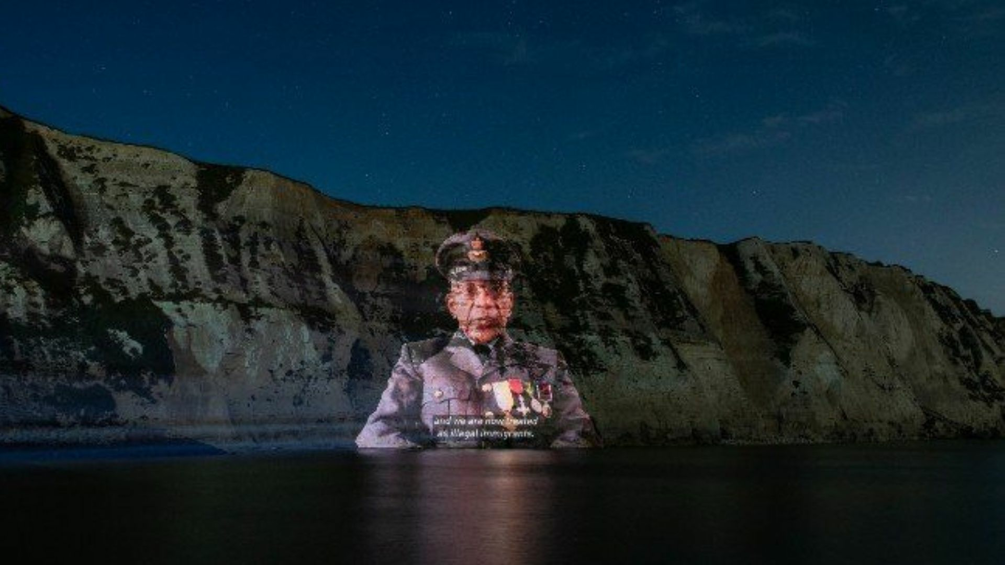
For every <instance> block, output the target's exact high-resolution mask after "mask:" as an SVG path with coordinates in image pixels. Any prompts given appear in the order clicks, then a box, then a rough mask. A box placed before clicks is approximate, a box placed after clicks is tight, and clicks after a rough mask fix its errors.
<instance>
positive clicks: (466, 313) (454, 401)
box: [356, 229, 600, 448]
mask: <svg viewBox="0 0 1005 565" xmlns="http://www.w3.org/2000/svg"><path fill="white" fill-rule="evenodd" d="M518 264H519V261H518V255H517V252H516V251H515V249H514V248H513V247H512V246H511V245H510V244H509V243H508V242H506V241H505V240H503V239H501V238H499V237H498V236H496V235H495V234H493V233H492V232H490V231H487V230H482V229H474V230H471V231H468V232H464V233H458V234H454V235H452V236H450V237H449V238H447V239H446V241H444V242H443V244H442V245H441V246H440V248H439V250H437V252H436V267H437V269H438V270H439V271H440V273H442V274H443V275H444V276H445V277H446V278H447V279H448V280H449V281H450V292H449V293H448V295H447V300H446V303H447V309H448V310H449V311H450V314H451V316H453V317H454V319H455V320H457V325H458V329H457V331H456V332H455V333H454V334H453V335H452V336H450V337H444V338H437V339H429V340H425V341H418V342H412V343H406V344H404V345H403V346H402V348H401V357H400V358H399V359H398V362H397V364H396V365H395V367H394V370H393V371H392V372H391V377H390V379H388V382H387V389H386V390H385V391H384V393H383V395H382V396H381V399H380V403H379V404H378V405H377V409H376V410H374V412H373V414H371V415H370V418H369V419H368V420H367V423H366V426H365V427H364V428H363V430H362V431H361V432H360V433H359V436H357V438H356V444H357V445H358V446H359V447H397V448H410V447H425V446H430V445H440V446H450V447H491V446H526V447H547V446H551V447H594V446H599V445H600V438H599V436H598V435H597V432H596V429H595V427H594V425H593V421H592V420H591V419H590V416H589V415H588V414H587V413H586V411H585V410H584V409H583V404H582V402H581V401H580V398H579V393H578V392H577V391H576V387H575V386H574V385H573V383H572V380H571V379H570V378H569V374H568V368H567V366H566V363H565V360H564V359H563V358H562V355H561V353H559V352H558V351H555V350H554V349H548V348H545V347H540V346H537V345H533V344H530V343H525V342H519V341H515V340H514V339H513V338H511V337H510V336H509V335H508V334H507V333H506V325H507V323H508V322H509V319H510V316H511V315H512V313H513V305H514V300H515V297H514V294H513V290H512V288H511V286H510V284H511V282H512V280H513V277H514V276H515V274H516V269H517V267H518Z"/></svg>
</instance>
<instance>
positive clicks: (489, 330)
mask: <svg viewBox="0 0 1005 565" xmlns="http://www.w3.org/2000/svg"><path fill="white" fill-rule="evenodd" d="M447 310H450V315H451V316H453V317H454V319H455V320H457V325H458V326H460V328H461V331H463V332H464V334H465V335H467V336H468V339H470V340H471V341H472V342H473V343H476V344H477V343H488V342H490V341H492V340H493V339H495V338H496V336H498V335H499V334H501V333H502V331H503V330H504V329H505V328H506V324H507V322H509V318H510V316H511V315H512V314H513V291H512V290H511V289H510V285H509V282H508V281H458V282H454V283H451V285H450V293H449V294H447Z"/></svg>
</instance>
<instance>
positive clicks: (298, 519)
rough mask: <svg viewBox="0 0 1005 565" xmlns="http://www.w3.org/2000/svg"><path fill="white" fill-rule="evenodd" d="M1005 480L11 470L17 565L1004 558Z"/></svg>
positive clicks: (479, 470)
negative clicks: (25, 560) (59, 558)
mask: <svg viewBox="0 0 1005 565" xmlns="http://www.w3.org/2000/svg"><path fill="white" fill-rule="evenodd" d="M0 461H2V460H0ZM1003 469H1005V443H1003V442H946V443H937V444H936V443H932V444H910V445H900V446H897V445H857V446H792V447H744V448H739V447H714V448H695V449H690V448H684V449H667V450H611V449H609V450H601V451H596V450H589V451H575V452H560V451H450V450H433V451H424V452H406V453H398V452H376V453H365V454H363V453H355V452H341V453H325V454H315V455H283V456H270V457H230V456H228V457H209V458H204V457H190V458H171V459H167V460H161V461H136V460H116V461H98V462H94V461H90V462H76V463H74V462H64V461H50V462H42V463H37V464H31V465H25V464H17V465H4V464H2V463H0V496H2V497H3V500H4V512H5V516H6V517H8V518H16V520H13V519H9V520H7V522H9V523H11V524H13V525H12V526H9V527H8V530H7V531H5V535H4V536H2V537H0V542H2V547H0V550H2V551H3V555H4V556H5V562H6V557H7V556H36V557H37V556H46V557H51V556H55V555H59V554H66V555H67V556H68V557H71V558H73V560H75V561H78V560H84V559H85V558H86V557H93V556H96V557H101V558H108V557H115V558H117V559H119V560H126V561H130V562H143V563H214V564H218V563H248V562H318V563H341V562H346V563H370V562H382V563H410V562H414V563H478V564H479V565H481V564H492V563H515V562H519V563H552V562H577V561H579V562H590V563H595V562H601V563H604V562H611V563H645V562H685V563H737V562H739V563H751V562H772V563H776V562H791V563H804V562H812V563H888V562H910V561H917V562H925V563H933V562H956V561H959V560H960V559H961V556H965V560H966V561H968V562H971V563H1000V555H1001V554H1002V552H1003V551H1005V541H1003V540H1005V538H1003V537H1002V536H1001V535H1000V533H1001V532H1002V531H1005V512H1003V510H1002V508H1003V507H1005V482H1003V481H1002V480H1001V476H1002V475H1001V473H1002V470H1003ZM11 562H19V560H18V559H13V560H12V561H11Z"/></svg>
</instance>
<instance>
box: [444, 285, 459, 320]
mask: <svg viewBox="0 0 1005 565" xmlns="http://www.w3.org/2000/svg"><path fill="white" fill-rule="evenodd" d="M454 303H455V297H454V293H453V291H451V292H448V293H447V294H446V296H444V297H443V304H444V305H445V306H446V307H447V312H449V313H450V315H451V316H453V317H454V318H456V317H457V316H455V315H454Z"/></svg>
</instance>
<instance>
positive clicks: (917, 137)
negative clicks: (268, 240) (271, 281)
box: [0, 0, 1005, 315]
mask: <svg viewBox="0 0 1005 565" xmlns="http://www.w3.org/2000/svg"><path fill="white" fill-rule="evenodd" d="M0 22H2V33H0V105H3V106H6V107H7V108H9V109H10V110H12V111H14V112H17V113H19V114H21V115H24V116H26V117H28V118H30V119H34V120H38V121H41V122H44V123H47V124H49V125H52V126H54V127H57V128H59V129H63V130H65V131H69V132H71V133H80V134H86V135H92V136H97V137H101V138H106V139H111V140H117V141H124V142H131V143H140V144H146V145H154V146H157V147H161V148H164V149H168V150H171V151H174V152H177V153H181V154H183V155H185V156H188V157H190V158H193V159H198V160H201V161H209V162H217V163H228V164H237V165H245V166H254V167H260V168H265V169H269V170H272V171H275V172H277V173H280V174H283V175H285V176H289V177H292V178H295V179H298V180H303V181H305V182H308V183H310V184H312V185H313V186H315V187H317V188H318V189H319V190H321V191H323V192H325V193H327V194H330V195H332V196H334V197H337V198H342V199H347V200H352V201H355V202H360V203H364V204H379V205H391V206H405V205H420V206H425V207H431V208H481V207H487V206H496V205H501V206H512V207H517V208H525V209H534V210H550V211H561V212H591V213H597V214H603V215H608V216H614V217H619V218H625V219H630V220H637V221H644V222H648V223H650V224H652V225H653V226H654V227H655V228H656V229H657V230H658V231H660V232H662V233H667V234H671V235H675V236H679V237H688V238H705V239H712V240H714V241H718V242H729V241H734V240H737V239H741V238H743V237H747V236H751V235H757V236H760V237H763V238H765V239H768V240H772V241H792V240H812V241H814V242H816V243H819V244H821V245H823V246H825V247H827V248H829V249H831V250H834V251H847V252H851V253H854V254H856V255H858V256H860V257H862V258H864V259H867V260H879V261H883V262H885V263H896V264H901V265H904V266H907V267H908V268H910V269H912V270H913V271H915V272H917V273H920V274H923V275H925V276H927V277H929V278H931V279H934V280H936V281H938V282H941V283H944V284H948V285H950V286H952V287H953V288H955V289H956V290H957V291H959V292H960V293H961V294H962V295H963V296H964V297H967V298H974V299H976V300H977V301H978V303H979V304H980V305H981V306H983V307H985V308H990V309H991V310H992V311H994V312H995V313H996V314H998V315H1002V314H1005V282H1003V281H1005V157H1003V156H1005V89H1003V87H1005V65H1003V63H1005V47H1003V46H1005V4H1003V3H1001V2H997V1H984V0H923V1H895V2H849V1H845V2H838V1H829V2H823V1H819V2H805V3H773V2H756V3H755V2H749V3H741V2H714V1H711V0H709V1H693V2H684V3H678V2H665V3H664V2H589V1H577V2H554V1H548V2H545V1H539V2H487V1H486V2H482V1H478V2H475V1H471V0H467V1H461V2H432V1H428V2H423V1H407V2H406V1H402V2H358V3H352V4H350V3H348V2H346V3H336V2H332V3H328V2H309V3H308V2H304V3H300V2H294V1H284V2H208V1H207V2H192V3H181V2H177V3H176V2H170V3H169V2H163V3H155V2H128V3H127V2H86V3H84V2H67V3H60V2H17V3H14V2H7V3H5V5H4V9H3V11H2V14H0Z"/></svg>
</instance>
